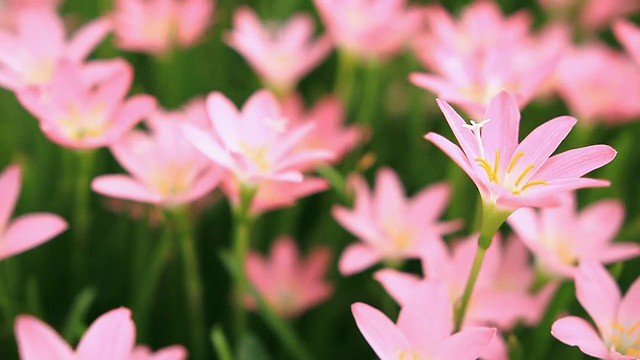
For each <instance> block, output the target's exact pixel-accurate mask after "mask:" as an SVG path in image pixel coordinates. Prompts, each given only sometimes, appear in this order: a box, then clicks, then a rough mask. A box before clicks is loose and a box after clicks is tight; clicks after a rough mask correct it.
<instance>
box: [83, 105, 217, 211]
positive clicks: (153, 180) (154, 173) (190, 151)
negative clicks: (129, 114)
mask: <svg viewBox="0 0 640 360" xmlns="http://www.w3.org/2000/svg"><path fill="white" fill-rule="evenodd" d="M203 121H205V119H201V118H199V117H194V116H193V115H191V114H190V113H189V112H188V111H178V112H174V113H168V114H167V113H163V112H160V111H159V112H156V113H155V114H154V115H152V116H150V118H149V120H148V121H147V126H148V128H149V132H144V131H141V130H132V131H130V132H129V133H128V134H126V135H125V136H124V137H123V138H122V139H121V140H120V141H117V142H115V143H114V144H112V145H111V147H110V149H111V152H112V153H113V155H114V156H115V157H116V159H117V160H118V162H119V163H120V165H122V167H124V168H125V169H126V170H127V171H128V172H129V173H130V174H131V175H102V176H99V177H97V178H96V179H94V180H93V183H92V184H91V187H92V189H93V190H94V191H96V192H98V193H101V194H103V195H107V196H111V197H116V198H122V199H129V200H134V201H139V202H145V203H152V204H156V205H161V206H164V207H173V206H179V205H183V204H187V203H191V202H193V201H195V200H197V199H200V198H202V197H204V196H205V195H207V194H208V193H210V192H211V191H212V190H213V189H214V188H215V187H216V186H217V185H218V183H219V182H220V180H221V179H222V169H220V168H219V167H218V166H217V165H216V164H214V163H212V162H211V161H210V160H209V159H208V158H207V157H206V156H204V155H203V154H202V153H201V152H200V151H198V150H197V149H196V148H195V147H193V145H191V143H190V142H189V141H187V139H186V138H185V137H184V135H183V134H182V132H181V130H180V129H181V126H182V124H186V123H192V124H197V125H199V126H204V125H203Z"/></svg>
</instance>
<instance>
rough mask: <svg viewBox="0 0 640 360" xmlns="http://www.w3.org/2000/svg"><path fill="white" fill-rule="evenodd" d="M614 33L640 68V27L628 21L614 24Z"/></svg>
mask: <svg viewBox="0 0 640 360" xmlns="http://www.w3.org/2000/svg"><path fill="white" fill-rule="evenodd" d="M613 33H614V34H615V35H616V38H617V39H618V41H619V42H620V43H621V44H622V46H623V47H624V49H625V50H626V51H627V53H629V55H631V57H632V58H633V60H634V61H635V62H636V64H637V65H638V66H640V27H638V26H637V25H635V24H633V23H632V22H630V21H628V20H623V19H621V20H618V21H616V22H615V23H614V24H613Z"/></svg>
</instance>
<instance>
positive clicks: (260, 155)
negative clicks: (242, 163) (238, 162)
mask: <svg viewBox="0 0 640 360" xmlns="http://www.w3.org/2000/svg"><path fill="white" fill-rule="evenodd" d="M239 145H240V146H239V147H240V151H241V153H242V155H244V156H245V157H246V158H247V159H248V160H249V161H250V162H251V163H253V165H255V166H256V167H257V168H258V172H259V173H265V172H267V171H268V170H269V169H270V168H271V162H270V161H269V147H268V146H267V145H266V144H263V145H261V146H257V147H253V146H249V145H247V143H245V142H244V141H240V144H239Z"/></svg>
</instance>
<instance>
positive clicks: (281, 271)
mask: <svg viewBox="0 0 640 360" xmlns="http://www.w3.org/2000/svg"><path fill="white" fill-rule="evenodd" d="M330 255H331V253H330V251H329V248H326V247H316V248H315V249H314V250H313V251H312V252H311V254H309V256H308V258H306V259H304V258H301V256H300V254H299V253H298V248H297V245H296V243H295V241H294V240H293V239H292V238H289V237H280V238H278V239H276V241H275V242H274V243H273V246H272V247H271V253H270V255H269V257H266V258H265V257H262V256H261V255H260V254H258V253H256V252H253V251H252V252H249V254H247V258H246V262H245V271H246V273H247V277H248V279H249V281H250V282H251V284H252V285H253V286H254V287H255V289H256V291H257V292H258V293H259V294H260V296H261V297H262V298H263V299H264V300H265V301H266V302H267V304H268V305H269V306H271V309H272V310H274V311H275V312H276V313H277V314H279V315H280V316H282V317H292V316H296V315H299V314H301V313H303V312H304V311H306V310H307V309H309V308H311V307H314V306H316V305H318V304H319V303H321V302H323V301H325V300H326V299H327V298H329V296H331V293H332V292H333V287H332V286H331V284H330V283H328V282H327V281H325V280H324V276H325V274H326V272H327V267H328V265H329V257H330ZM245 303H246V304H247V306H248V307H249V308H251V309H255V308H256V303H255V299H254V298H253V297H252V296H247V297H246V298H245Z"/></svg>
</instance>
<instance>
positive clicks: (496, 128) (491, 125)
mask: <svg viewBox="0 0 640 360" xmlns="http://www.w3.org/2000/svg"><path fill="white" fill-rule="evenodd" d="M485 119H491V121H489V122H488V123H487V124H486V125H484V126H483V127H482V143H483V144H484V146H485V155H486V156H487V160H488V161H489V163H493V161H494V160H493V157H495V149H498V150H499V151H500V155H502V156H509V157H510V156H511V155H512V154H514V151H515V149H516V147H518V141H519V138H518V137H519V136H520V109H519V108H518V102H517V101H516V99H515V98H514V97H513V96H512V95H511V94H509V93H508V92H506V91H502V92H500V93H499V94H498V95H496V96H494V97H493V98H492V99H491V101H490V102H489V105H488V107H487V112H486V114H485ZM479 120H480V121H481V120H483V119H479ZM494 147H495V149H494ZM500 167H501V169H503V171H506V170H507V162H506V161H503V162H502V163H501V164H500Z"/></svg>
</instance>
